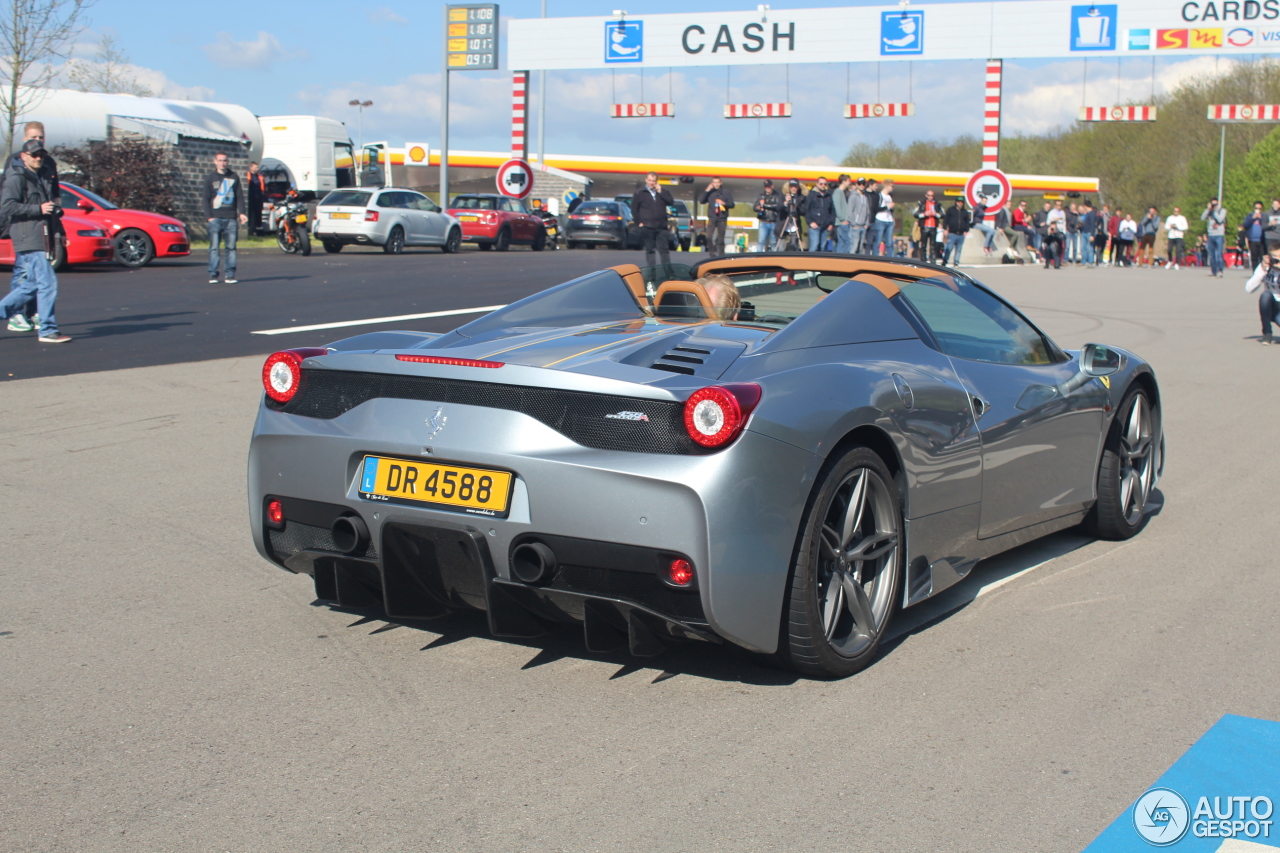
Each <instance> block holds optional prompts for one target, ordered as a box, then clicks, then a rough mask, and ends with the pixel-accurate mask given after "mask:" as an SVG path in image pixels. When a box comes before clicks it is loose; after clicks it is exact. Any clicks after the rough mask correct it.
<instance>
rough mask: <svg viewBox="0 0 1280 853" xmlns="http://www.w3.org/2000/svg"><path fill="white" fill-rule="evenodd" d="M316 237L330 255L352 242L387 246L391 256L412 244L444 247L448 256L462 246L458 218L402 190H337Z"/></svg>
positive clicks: (326, 202) (320, 212)
mask: <svg viewBox="0 0 1280 853" xmlns="http://www.w3.org/2000/svg"><path fill="white" fill-rule="evenodd" d="M311 233H312V234H313V235H314V236H315V239H317V240H319V241H320V243H321V245H323V246H324V250H325V251H326V252H341V251H342V247H343V246H346V245H349V244H350V245H356V246H361V245H364V246H381V247H382V251H384V252H386V253H388V254H391V255H398V254H399V253H400V252H402V251H404V248H405V247H406V246H439V247H440V249H441V250H442V251H445V252H456V251H458V249H459V248H461V246H462V226H461V225H460V224H459V223H458V220H457V219H454V218H453V217H452V216H450V215H449V214H447V213H445V212H444V211H442V210H441V209H440V207H439V206H438V205H437V204H436V203H435V202H434V201H432V200H431V199H429V198H427V197H426V196H425V195H423V194H422V193H420V192H415V191H414V190H406V189H398V188H396V187H386V188H383V189H377V188H374V187H365V188H348V189H342V190H334V191H333V192H331V193H329V194H328V195H327V196H325V197H324V198H323V199H322V200H321V201H320V204H319V205H317V207H316V221H315V227H314V228H313V229H312V232H311Z"/></svg>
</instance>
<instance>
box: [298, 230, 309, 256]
mask: <svg viewBox="0 0 1280 853" xmlns="http://www.w3.org/2000/svg"><path fill="white" fill-rule="evenodd" d="M297 238H298V251H299V252H301V253H302V256H303V257H306V256H308V255H310V254H311V235H310V234H308V233H307V231H306V229H305V228H299V229H298V232H297Z"/></svg>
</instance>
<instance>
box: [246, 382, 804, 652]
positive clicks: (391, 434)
mask: <svg viewBox="0 0 1280 853" xmlns="http://www.w3.org/2000/svg"><path fill="white" fill-rule="evenodd" d="M436 408H437V406H436V405H435V404H433V403H422V402H416V401H408V400H390V399H375V400H370V401H369V402H367V403H364V404H362V405H360V406H357V407H356V408H354V409H352V410H350V411H349V412H347V413H346V414H343V415H341V416H339V417H337V418H334V419H332V420H316V419H313V418H306V417H301V416H297V415H288V414H284V413H280V412H275V411H271V410H270V409H267V408H265V407H263V408H262V409H260V411H259V417H258V423H257V425H256V427H255V432H254V437H253V440H252V443H251V446H250V454H249V478H248V479H249V482H248V485H249V504H250V517H251V521H252V530H253V535H254V541H255V545H256V546H257V548H258V550H259V552H260V553H261V554H262V555H263V556H264V557H265V558H267V559H268V560H270V561H271V562H273V563H275V564H276V565H279V566H283V567H284V568H286V569H289V570H290V571H294V572H301V573H304V574H310V575H311V576H312V577H314V578H316V583H317V596H318V597H320V598H326V599H329V600H337V601H339V602H341V603H344V604H352V605H354V604H355V603H356V601H357V600H360V599H359V598H358V596H359V595H361V594H362V593H361V588H363V590H364V594H365V598H364V599H363V600H364V601H365V605H366V606H381V607H384V608H386V612H387V613H388V614H390V615H396V616H402V617H405V618H425V617H426V616H428V615H431V614H432V613H433V612H434V613H435V615H439V613H438V612H436V611H439V610H440V608H442V607H443V608H448V607H464V606H465V607H472V608H479V609H482V610H487V611H489V612H490V623H491V627H493V629H494V633H495V634H497V635H499V636H527V634H521V633H520V632H521V631H523V630H525V628H520V627H519V626H520V625H521V624H522V622H530V620H532V621H531V622H530V624H532V625H534V626H535V627H539V626H540V627H539V630H541V628H545V627H546V625H547V624H550V623H555V622H582V623H584V626H585V627H584V630H586V631H588V640H589V643H591V644H592V647H593V648H600V647H601V646H600V645H599V643H602V642H604V640H603V639H601V638H602V637H608V636H612V637H613V639H614V640H617V639H618V636H619V635H621V636H624V637H625V638H626V643H627V644H630V643H631V641H632V640H631V638H632V637H633V635H634V636H635V637H637V638H640V639H638V640H637V641H636V642H641V641H642V640H644V639H645V638H646V637H647V636H648V635H647V634H646V633H645V629H647V630H648V631H649V632H650V633H654V634H655V635H656V636H658V637H659V639H664V640H669V639H674V638H685V639H689V638H699V639H706V638H707V637H710V636H712V635H715V636H719V637H722V638H724V639H726V640H729V641H731V642H734V643H736V644H738V645H741V646H743V647H745V648H748V649H753V650H757V651H764V652H771V651H773V650H774V648H776V643H777V631H778V627H777V626H778V619H779V618H780V616H781V610H782V598H783V593H784V590H785V584H786V578H787V574H788V570H789V564H790V559H791V552H792V549H793V547H794V543H795V535H796V534H795V531H796V529H797V528H796V525H797V523H798V519H799V516H800V514H801V512H802V510H803V506H804V500H805V497H806V496H807V494H808V489H809V487H810V485H811V483H809V482H808V481H807V478H806V476H805V475H800V476H797V474H798V472H803V471H806V470H807V469H808V468H810V467H812V464H811V461H812V460H811V455H810V454H808V453H805V452H804V451H801V450H799V449H797V448H794V447H792V446H790V445H786V444H783V443H781V442H778V441H776V440H774V439H771V438H767V437H765V436H762V435H759V434H756V433H752V432H750V431H749V430H748V431H747V432H745V433H743V435H742V436H741V437H740V438H739V439H738V440H737V441H736V442H735V443H734V445H733V446H731V447H730V448H729V449H728V450H726V451H724V452H721V453H717V454H712V455H707V456H676V455H663V454H647V453H627V452H616V451H603V450H593V449H589V448H585V447H583V446H581V445H578V444H576V443H574V442H573V441H571V440H569V439H568V438H566V437H565V436H564V435H562V434H560V433H558V432H556V431H554V430H552V429H551V428H550V427H547V426H545V425H544V424H542V423H541V422H539V421H537V420H534V419H533V418H531V417H529V416H527V415H522V414H519V413H515V412H507V411H500V410H495V409H489V408H481V407H477V406H465V405H461V404H456V403H455V404H450V405H449V411H448V416H449V417H448V429H447V430H446V431H445V432H444V433H442V434H441V435H440V436H439V437H437V439H436V440H434V441H433V442H432V445H433V446H432V447H431V448H430V452H429V453H428V454H427V456H428V458H430V459H431V460H433V461H435V460H457V461H458V463H459V464H466V465H470V466H474V467H492V468H496V469H500V470H508V471H512V472H514V474H515V480H514V484H513V487H512V493H511V499H510V505H509V508H508V512H507V516H506V517H505V518H498V517H488V516H478V515H468V514H464V513H459V512H450V511H447V510H444V509H438V508H432V507H428V506H423V505H416V504H415V505H408V504H401V503H382V502H373V501H369V500H366V499H364V498H361V497H360V494H359V479H360V478H359V470H360V469H361V467H362V462H363V458H364V455H365V454H380V455H389V456H401V457H405V458H423V455H424V448H423V445H422V437H421V435H420V433H422V429H420V428H419V427H420V425H421V424H423V423H424V422H425V419H426V418H429V417H431V416H432V414H433V412H435V410H436ZM272 496H281V497H282V498H284V499H286V518H287V519H288V517H289V515H290V511H289V509H288V503H287V499H290V498H293V499H299V498H303V499H306V501H308V502H323V504H324V505H326V506H329V507H331V508H332V509H330V510H329V512H330V513H331V515H330V516H325V517H322V518H320V519H319V520H318V521H315V523H314V524H313V525H312V527H313V529H311V530H307V529H305V528H303V527H300V526H296V525H293V521H292V520H291V519H290V520H288V521H287V525H290V526H289V527H288V528H287V529H288V530H289V534H288V537H287V538H288V542H289V544H288V547H285V545H284V544H282V541H283V540H280V536H281V535H282V534H281V533H279V532H278V531H273V530H272V529H271V528H270V526H269V525H268V524H267V523H266V520H265V514H264V507H265V505H266V501H267V500H268V499H269V498H270V497H272ZM344 513H345V514H350V515H358V516H359V517H360V518H361V519H362V520H363V521H364V523H365V525H366V526H367V528H368V531H369V541H370V543H371V544H370V546H369V550H368V551H366V552H362V553H360V554H358V555H343V554H339V553H337V552H336V551H334V550H333V545H332V541H333V540H332V537H331V536H330V534H329V530H328V529H327V527H326V525H327V524H331V520H330V519H331V518H333V517H336V516H337V515H338V514H344ZM424 531H425V532H424ZM440 531H446V532H447V533H448V535H450V536H455V537H461V538H458V539H457V541H458V542H459V543H462V545H458V544H449V545H445V546H443V547H442V548H441V547H436V545H435V544H430V542H431V541H433V537H439V536H441V535H444V534H441V533H440ZM302 534H306V536H303V535H302ZM530 539H536V540H539V541H541V542H544V543H545V544H547V545H549V546H550V547H551V549H552V550H553V551H554V552H555V553H556V554H557V559H558V561H559V563H560V568H559V570H558V571H557V573H556V574H555V575H554V577H552V578H548V579H543V580H544V581H545V582H540V583H537V584H523V583H521V582H520V581H519V580H518V579H517V578H516V577H515V576H514V574H513V572H512V568H511V555H512V553H513V551H514V550H515V548H516V547H518V546H519V545H521V544H522V543H523V542H525V541H528V540H530ZM423 540H427V541H428V544H424V541H423ZM326 542H327V543H329V544H327V545H326V544H325V543H326ZM406 542H417V546H416V551H415V549H414V548H412V547H409V546H408V545H406V544H405V543H406ZM584 543H585V544H584ZM713 543H714V545H713ZM437 544H438V543H437ZM462 546H465V548H464V547H462ZM464 550H465V551H466V552H467V553H468V554H469V555H470V556H468V558H467V559H466V560H463V561H462V563H456V562H449V561H445V562H440V561H439V560H437V562H436V563H434V564H433V563H432V560H436V559H437V558H435V557H431V558H430V559H429V558H428V557H426V556H423V555H426V554H429V553H430V554H445V555H456V554H457V553H460V552H462V551H464ZM303 552H306V553H303ZM312 552H317V553H314V554H313V553H312ZM407 553H408V554H414V555H415V556H413V557H412V558H410V557H406V556H405V554H407ZM662 555H678V556H682V557H684V558H686V559H688V560H689V561H690V562H691V563H692V564H693V566H694V572H695V576H696V580H695V585H696V587H697V589H696V591H687V590H676V589H673V588H670V587H667V586H665V585H664V584H663V583H662V582H661V580H660V578H659V575H658V570H659V568H660V566H661V563H660V562H659V558H660V557H661V556H662ZM316 565H320V566H321V569H319V570H318V571H317V570H316V569H315V568H314V567H315V566H316ZM329 567H332V568H329ZM344 572H345V574H343V573H344ZM330 576H332V578H333V583H334V584H336V585H337V586H330V587H326V586H324V584H326V583H329V580H328V579H329V578H330ZM450 579H451V580H450ZM357 583H358V584H359V585H360V586H353V584H357ZM344 584H345V586H344ZM495 589H496V590H497V591H496V592H495ZM344 590H345V592H344ZM422 590H427V592H422ZM326 591H328V592H332V593H334V594H332V595H330V594H325V593H326ZM495 602H496V603H495ZM597 605H599V606H597ZM503 608H506V609H505V610H504V609H503ZM529 614H531V615H529ZM633 614H639V615H636V616H635V617H634V618H633ZM597 617H600V618H597ZM637 620H638V621H637ZM633 622H637V625H636V626H635V627H633V626H632V623H633ZM606 623H607V624H608V625H612V627H613V629H614V634H613V635H610V634H609V633H608V632H607V631H605V628H604V627H602V625H603V624H606ZM526 627H527V626H526Z"/></svg>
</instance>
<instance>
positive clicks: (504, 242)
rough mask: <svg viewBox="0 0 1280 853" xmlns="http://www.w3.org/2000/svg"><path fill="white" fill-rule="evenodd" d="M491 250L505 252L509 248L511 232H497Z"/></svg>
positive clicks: (504, 229) (503, 230)
mask: <svg viewBox="0 0 1280 853" xmlns="http://www.w3.org/2000/svg"><path fill="white" fill-rule="evenodd" d="M493 248H494V249H496V250H497V251H499V252H505V251H506V250H507V249H510V248H511V232H510V231H509V230H508V229H506V228H503V229H502V230H501V231H499V232H498V238H497V239H496V240H494V241H493Z"/></svg>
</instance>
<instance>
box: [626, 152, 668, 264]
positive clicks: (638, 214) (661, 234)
mask: <svg viewBox="0 0 1280 853" xmlns="http://www.w3.org/2000/svg"><path fill="white" fill-rule="evenodd" d="M675 203H676V201H675V199H673V198H672V197H671V193H670V192H668V191H667V189H666V188H665V187H660V186H658V176H657V175H656V174H654V173H653V172H650V173H649V174H647V175H645V176H644V186H642V187H641V188H640V189H638V190H636V192H635V195H633V196H631V216H632V217H633V218H634V219H635V221H636V222H637V223H638V224H639V225H640V237H641V239H642V240H643V241H644V262H645V265H646V266H653V265H654V257H653V250H654V248H655V247H656V248H657V250H658V257H660V258H661V259H662V265H663V266H666V265H667V264H669V263H671V250H670V248H669V247H668V246H667V243H668V241H669V239H670V238H669V237H668V236H667V235H668V228H667V208H668V207H669V206H674V205H675Z"/></svg>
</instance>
